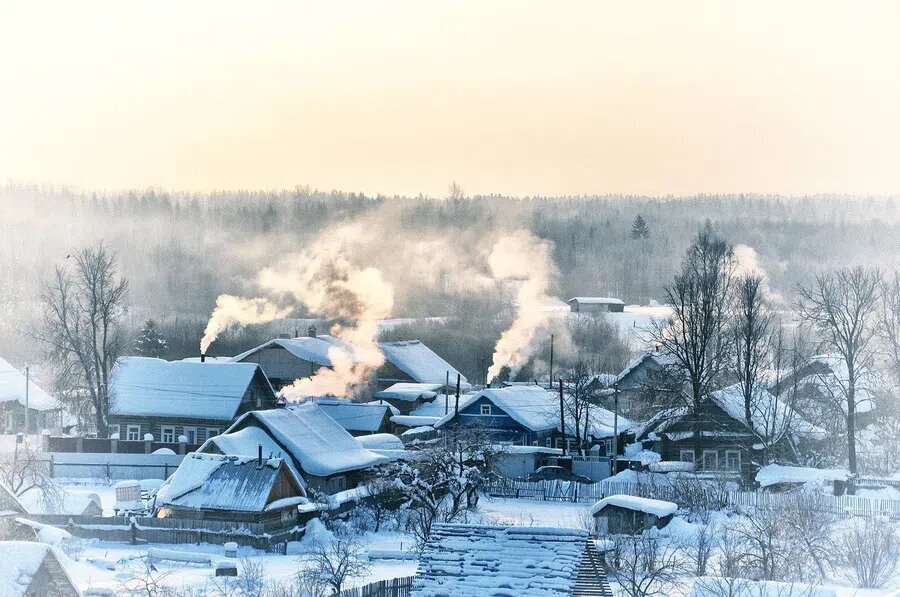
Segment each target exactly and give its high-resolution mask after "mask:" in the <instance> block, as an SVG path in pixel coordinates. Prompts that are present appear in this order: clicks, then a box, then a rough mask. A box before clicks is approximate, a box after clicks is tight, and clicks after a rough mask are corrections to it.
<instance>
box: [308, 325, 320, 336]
mask: <svg viewBox="0 0 900 597" xmlns="http://www.w3.org/2000/svg"><path fill="white" fill-rule="evenodd" d="M317 333H318V330H317V329H316V326H315V325H311V326H309V327H308V328H307V329H306V335H307V336H309V337H310V338H315V337H316V335H317Z"/></svg>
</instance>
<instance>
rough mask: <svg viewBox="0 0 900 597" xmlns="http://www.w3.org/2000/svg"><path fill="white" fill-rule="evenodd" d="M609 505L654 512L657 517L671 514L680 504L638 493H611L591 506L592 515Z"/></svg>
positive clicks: (649, 512) (648, 512)
mask: <svg viewBox="0 0 900 597" xmlns="http://www.w3.org/2000/svg"><path fill="white" fill-rule="evenodd" d="M607 506H617V507H619V508H625V509H626V510H634V511H635V512H644V513H645V514H652V515H654V516H656V517H657V518H663V517H665V516H671V515H672V514H675V513H676V512H678V504H676V503H675V502H667V501H664V500H654V499H650V498H645V497H638V496H636V495H611V496H609V497H605V498H603V499H602V500H600V501H599V502H597V503H596V504H594V505H593V507H592V508H591V516H596V515H597V514H599V513H600V511H601V510H603V509H604V508H605V507H607Z"/></svg>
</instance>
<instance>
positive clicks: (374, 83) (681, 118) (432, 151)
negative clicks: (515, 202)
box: [0, 0, 900, 195]
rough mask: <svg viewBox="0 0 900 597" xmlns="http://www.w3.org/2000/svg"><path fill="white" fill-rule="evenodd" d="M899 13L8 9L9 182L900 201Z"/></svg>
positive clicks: (1, 19)
mask: <svg viewBox="0 0 900 597" xmlns="http://www.w3.org/2000/svg"><path fill="white" fill-rule="evenodd" d="M898 28H900V3H897V2H883V3H882V2H846V3H844V2H823V1H818V2H736V1H734V2H727V1H716V2H712V1H710V2H694V1H690V2H686V1H675V0H667V1H660V2H641V1H625V0H622V1H620V2H605V1H597V0H594V1H589V2H526V1H524V0H516V1H509V2H505V1H504V2H500V1H486V0H480V1H472V2H468V1H454V2H443V1H441V2H438V1H434V2H427V1H424V0H411V1H408V2H406V1H403V2H401V1H395V2H390V1H379V2H373V1H365V2H337V1H322V2H301V1H296V0H295V1H290V2H289V1H284V2H281V1H275V0H266V1H265V2H245V1H244V2H222V1H217V2H199V1H197V2H191V1H187V0H181V1H179V2H165V1H153V2H132V1H124V2H123V1H121V0H118V1H113V2H93V1H89V0H82V1H79V2H68V1H65V2H62V1H61V2H56V3H50V2H41V1H34V0H28V1H11V0H0V180H7V179H12V180H17V181H27V182H46V183H65V184H71V185H75V186H78V187H81V188H86V189H92V188H104V189H120V188H144V187H147V186H151V185H152V186H160V187H164V188H167V189H170V190H209V189H222V188H254V189H256V188H262V189H272V188H284V187H293V186H294V185H297V184H309V185H311V186H314V187H319V188H325V189H331V188H339V189H343V190H348V191H350V190H361V191H365V192H367V193H376V192H382V193H405V194H417V193H419V192H423V193H426V194H433V195H440V194H443V193H444V192H445V189H446V187H447V184H448V183H449V182H450V181H451V180H457V181H459V182H460V184H461V185H462V186H463V188H464V189H465V190H466V191H468V192H470V193H506V194H518V195H526V194H580V193H648V194H668V193H672V194H688V193H695V192H739V191H747V192H780V193H788V194H800V193H815V192H848V193H890V192H898V191H900V35H898V34H897V31H898Z"/></svg>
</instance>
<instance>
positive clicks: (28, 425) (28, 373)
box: [25, 365, 31, 435]
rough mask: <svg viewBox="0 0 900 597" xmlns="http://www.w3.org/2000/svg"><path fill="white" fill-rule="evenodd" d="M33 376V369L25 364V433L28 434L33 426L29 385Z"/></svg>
mask: <svg viewBox="0 0 900 597" xmlns="http://www.w3.org/2000/svg"><path fill="white" fill-rule="evenodd" d="M30 378H31V370H30V368H29V367H28V365H25V435H28V430H29V429H30V428H31V413H30V412H29V410H28V406H29V404H28V386H30V385H31V383H30Z"/></svg>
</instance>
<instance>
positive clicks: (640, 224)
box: [631, 214, 650, 240]
mask: <svg viewBox="0 0 900 597" xmlns="http://www.w3.org/2000/svg"><path fill="white" fill-rule="evenodd" d="M631 238H632V239H634V240H638V239H641V238H650V226H648V225H647V222H646V221H645V220H644V218H642V217H641V214H638V215H637V217H636V218H635V219H634V223H633V224H632V225H631Z"/></svg>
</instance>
